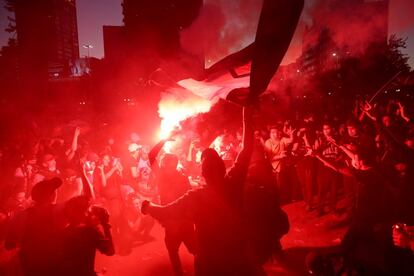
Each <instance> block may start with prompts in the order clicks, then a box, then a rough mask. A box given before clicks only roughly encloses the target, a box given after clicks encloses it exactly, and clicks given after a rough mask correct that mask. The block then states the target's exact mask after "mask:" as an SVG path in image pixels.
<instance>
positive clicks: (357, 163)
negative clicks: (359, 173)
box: [352, 149, 375, 170]
mask: <svg viewBox="0 0 414 276" xmlns="http://www.w3.org/2000/svg"><path fill="white" fill-rule="evenodd" d="M374 165H375V154H373V153H372V152H371V151H370V150H368V149H360V150H359V151H358V153H357V154H355V158H353V159H352V166H354V168H356V169H362V170H363V169H367V168H371V167H373V166H374Z"/></svg>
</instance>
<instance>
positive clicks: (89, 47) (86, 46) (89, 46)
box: [82, 44, 93, 73]
mask: <svg viewBox="0 0 414 276" xmlns="http://www.w3.org/2000/svg"><path fill="white" fill-rule="evenodd" d="M82 47H83V48H85V49H88V56H87V63H88V68H87V73H89V71H90V70H91V59H90V55H89V49H92V48H93V46H92V45H90V44H85V45H83V46H82Z"/></svg>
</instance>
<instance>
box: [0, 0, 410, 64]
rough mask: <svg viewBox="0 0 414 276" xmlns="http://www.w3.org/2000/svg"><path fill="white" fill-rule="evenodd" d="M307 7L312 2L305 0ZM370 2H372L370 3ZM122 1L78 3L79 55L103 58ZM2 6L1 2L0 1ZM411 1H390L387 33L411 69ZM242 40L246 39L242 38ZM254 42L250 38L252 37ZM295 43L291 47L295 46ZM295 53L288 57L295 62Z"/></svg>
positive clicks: (0, 20)
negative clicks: (106, 28)
mask: <svg viewBox="0 0 414 276" xmlns="http://www.w3.org/2000/svg"><path fill="white" fill-rule="evenodd" d="M305 1H307V2H308V3H307V6H311V5H312V4H311V2H313V1H315V0H305ZM371 1H373V0H371ZM121 2H122V0H77V16H78V32H79V45H80V54H81V56H85V55H86V49H83V48H82V45H85V44H90V45H93V47H94V48H93V49H91V51H90V55H91V56H95V57H97V58H102V57H103V54H104V51H103V37H102V25H122V8H121ZM0 4H1V6H3V5H4V0H0ZM413 15H414V1H413V0H390V15H389V19H390V20H389V34H393V33H395V34H397V36H399V37H403V38H405V37H407V38H408V40H407V49H406V50H405V51H404V52H405V53H406V54H408V55H409V56H410V57H411V58H410V61H409V62H410V65H411V67H412V68H414V16H413ZM7 16H8V14H7V11H6V10H5V9H4V8H1V9H0V47H1V46H3V45H5V44H6V43H7V40H8V37H9V34H8V33H6V32H5V31H4V29H5V27H6V26H7V23H8V22H7ZM244 39H245V38H244ZM251 39H253V38H251ZM298 43H299V41H294V42H293V44H296V45H297V44H298ZM297 52H298V51H297V50H295V53H294V54H290V55H289V57H290V58H291V59H292V60H286V62H292V61H294V58H295V57H294V56H295V55H297V54H300V52H299V53H297Z"/></svg>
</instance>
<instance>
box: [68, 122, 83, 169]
mask: <svg viewBox="0 0 414 276" xmlns="http://www.w3.org/2000/svg"><path fill="white" fill-rule="evenodd" d="M79 135H80V127H76V129H75V133H74V134H73V139H72V145H71V147H70V149H68V150H67V151H66V152H65V153H66V159H67V160H68V161H70V160H72V159H73V157H74V156H75V153H76V151H77V150H78V138H79Z"/></svg>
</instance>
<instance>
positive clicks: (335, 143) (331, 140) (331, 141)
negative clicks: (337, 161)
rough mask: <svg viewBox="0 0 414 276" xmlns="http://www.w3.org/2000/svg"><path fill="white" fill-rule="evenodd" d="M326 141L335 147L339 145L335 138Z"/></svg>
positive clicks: (327, 138) (328, 138)
mask: <svg viewBox="0 0 414 276" xmlns="http://www.w3.org/2000/svg"><path fill="white" fill-rule="evenodd" d="M326 140H327V141H328V142H329V143H331V144H334V145H337V144H338V143H337V142H336V141H335V139H334V138H333V137H326Z"/></svg>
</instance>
